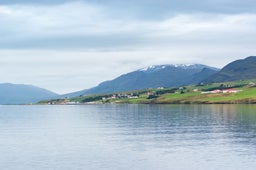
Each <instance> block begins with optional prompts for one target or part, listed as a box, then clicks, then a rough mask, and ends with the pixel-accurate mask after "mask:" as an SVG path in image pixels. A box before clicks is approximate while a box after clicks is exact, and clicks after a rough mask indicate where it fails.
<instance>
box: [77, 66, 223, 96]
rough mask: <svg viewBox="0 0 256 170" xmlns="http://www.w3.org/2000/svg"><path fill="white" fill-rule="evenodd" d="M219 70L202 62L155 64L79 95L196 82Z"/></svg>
mask: <svg viewBox="0 0 256 170" xmlns="http://www.w3.org/2000/svg"><path fill="white" fill-rule="evenodd" d="M217 71H218V69H217V68H213V67H209V66H206V65H201V64H192V65H184V64H180V65H153V66H149V67H146V68H143V69H139V70H136V71H133V72H130V73H127V74H124V75H121V76H119V77H117V78H116V79H114V80H110V81H105V82H103V83H101V84H99V85H98V86H96V87H94V88H91V89H88V90H85V91H81V93H80V94H79V95H89V94H107V93H113V92H122V91H130V90H141V89H146V88H157V87H173V86H184V85H189V84H196V83H199V82H201V81H202V80H204V79H206V78H207V77H209V76H210V75H212V74H215V73H216V72H217ZM76 94H78V93H76ZM79 95H77V96H79Z"/></svg>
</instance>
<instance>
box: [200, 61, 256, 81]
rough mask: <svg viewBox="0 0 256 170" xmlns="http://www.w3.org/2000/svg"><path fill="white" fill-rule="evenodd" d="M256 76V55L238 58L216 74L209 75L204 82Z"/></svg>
mask: <svg viewBox="0 0 256 170" xmlns="http://www.w3.org/2000/svg"><path fill="white" fill-rule="evenodd" d="M255 78H256V56H250V57H247V58H245V59H241V60H236V61H233V62H231V63H229V64H228V65H226V66H225V67H223V69H221V70H220V71H219V72H217V73H216V74H214V75H212V76H210V77H208V78H207V79H205V80H204V81H203V82H205V83H213V82H225V81H236V80H246V79H255Z"/></svg>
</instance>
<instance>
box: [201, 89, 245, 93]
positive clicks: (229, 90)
mask: <svg viewBox="0 0 256 170" xmlns="http://www.w3.org/2000/svg"><path fill="white" fill-rule="evenodd" d="M239 91H241V90H237V89H225V90H218V89H216V90H212V91H203V92H201V93H202V94H212V93H237V92H239Z"/></svg>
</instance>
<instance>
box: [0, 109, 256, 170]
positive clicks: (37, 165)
mask: <svg viewBox="0 0 256 170" xmlns="http://www.w3.org/2000/svg"><path fill="white" fill-rule="evenodd" d="M255 110H256V105H83V106H0V151H1V154H0V169H8V170H9V169H13V170H14V169H15V170H17V169H26V170H27V169H28V170H30V169H31V170H32V169H33V170H34V169H39V170H40V169H60V170H65V169H67V170H69V169H72V170H73V169H75V170H76V169H89V170H90V169H93V170H96V169H100V170H102V169H106V170H115V169H116V170H119V169H120V170H131V169H132V170H134V169H135V170H136V169H138V170H140V169H147V170H155V169H161V170H165V169H225V170H226V169H232V170H233V169H255V167H256V162H255V159H256V136H255V135H256V113H255Z"/></svg>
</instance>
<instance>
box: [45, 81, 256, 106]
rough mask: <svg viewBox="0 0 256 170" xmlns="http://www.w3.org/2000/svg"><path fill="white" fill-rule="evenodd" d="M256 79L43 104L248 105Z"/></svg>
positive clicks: (254, 97) (253, 98)
mask: <svg viewBox="0 0 256 170" xmlns="http://www.w3.org/2000/svg"><path fill="white" fill-rule="evenodd" d="M255 82H256V79H253V80H245V81H235V82H222V83H213V84H208V85H192V86H184V87H180V88H157V89H148V90H137V91H129V92H122V93H112V94H104V95H89V96H81V97H75V98H71V99H58V100H51V101H42V102H40V104H48V103H51V104H85V103H96V104H98V103H131V104H247V103H250V104H252V103H256V83H255Z"/></svg>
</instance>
